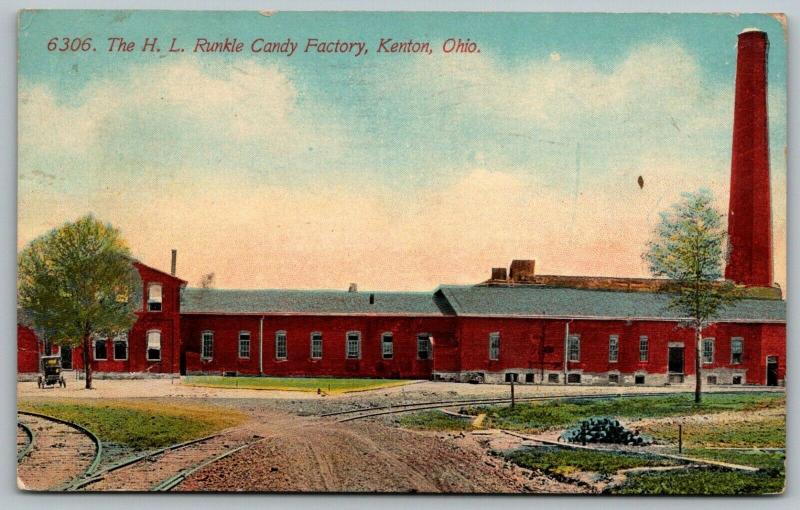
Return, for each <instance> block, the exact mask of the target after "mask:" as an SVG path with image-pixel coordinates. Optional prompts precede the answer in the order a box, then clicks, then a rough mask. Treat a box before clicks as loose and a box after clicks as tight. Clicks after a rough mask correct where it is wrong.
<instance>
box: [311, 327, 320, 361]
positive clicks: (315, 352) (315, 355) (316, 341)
mask: <svg viewBox="0 0 800 510" xmlns="http://www.w3.org/2000/svg"><path fill="white" fill-rule="evenodd" d="M311 358H312V359H321V358H322V333H320V332H319V331H315V332H313V333H311Z"/></svg>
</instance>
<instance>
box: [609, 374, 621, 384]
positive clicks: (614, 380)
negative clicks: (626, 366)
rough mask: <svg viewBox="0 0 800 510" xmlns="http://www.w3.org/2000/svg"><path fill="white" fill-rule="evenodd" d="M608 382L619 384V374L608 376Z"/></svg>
mask: <svg viewBox="0 0 800 510" xmlns="http://www.w3.org/2000/svg"><path fill="white" fill-rule="evenodd" d="M608 382H609V383H610V384H619V374H608Z"/></svg>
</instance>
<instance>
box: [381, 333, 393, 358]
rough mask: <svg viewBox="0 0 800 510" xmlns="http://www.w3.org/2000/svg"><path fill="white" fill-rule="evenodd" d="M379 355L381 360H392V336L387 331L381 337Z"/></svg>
mask: <svg viewBox="0 0 800 510" xmlns="http://www.w3.org/2000/svg"><path fill="white" fill-rule="evenodd" d="M381 353H382V356H383V359H392V358H394V336H393V335H392V334H391V333H390V332H388V331H387V332H386V333H384V334H383V335H381Z"/></svg>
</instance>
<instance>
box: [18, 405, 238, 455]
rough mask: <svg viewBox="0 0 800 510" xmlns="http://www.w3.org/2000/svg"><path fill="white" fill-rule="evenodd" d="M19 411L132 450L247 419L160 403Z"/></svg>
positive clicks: (228, 412)
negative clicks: (58, 421)
mask: <svg viewBox="0 0 800 510" xmlns="http://www.w3.org/2000/svg"><path fill="white" fill-rule="evenodd" d="M18 407H19V410H21V411H34V412H39V413H43V414H47V415H49V416H54V417H56V418H61V419H64V420H69V421H71V422H74V423H77V424H79V425H83V426H84V427H86V428H87V429H89V430H91V431H92V432H94V433H95V435H97V437H98V438H100V440H101V441H103V442H104V443H106V442H107V443H115V444H118V445H122V446H126V447H129V448H132V449H135V450H146V449H151V448H160V447H164V446H168V445H171V444H175V443H180V442H183V441H189V440H191V439H197V438H200V437H203V436H207V435H209V434H213V433H214V432H216V431H218V430H222V429H224V428H227V427H232V426H234V425H237V424H239V423H241V422H243V421H244V420H245V419H246V416H245V415H244V414H241V413H238V412H236V411H233V410H228V409H225V410H224V411H223V412H221V409H220V408H216V407H212V406H200V405H176V404H174V403H172V402H170V403H165V402H163V401H146V402H145V401H136V400H110V401H109V400H103V401H102V402H86V401H84V400H81V401H38V400H36V401H20V402H19V404H18Z"/></svg>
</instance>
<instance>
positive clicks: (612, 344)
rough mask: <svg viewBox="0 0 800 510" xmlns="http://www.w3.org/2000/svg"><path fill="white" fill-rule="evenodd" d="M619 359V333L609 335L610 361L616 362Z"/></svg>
mask: <svg viewBox="0 0 800 510" xmlns="http://www.w3.org/2000/svg"><path fill="white" fill-rule="evenodd" d="M618 360H619V335H611V336H609V337H608V362H609V363H616V362H617V361H618Z"/></svg>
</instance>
